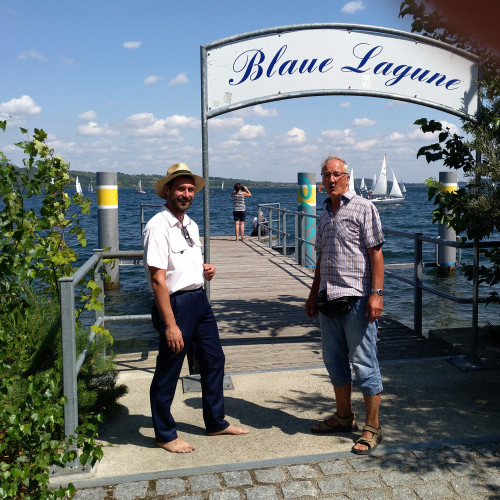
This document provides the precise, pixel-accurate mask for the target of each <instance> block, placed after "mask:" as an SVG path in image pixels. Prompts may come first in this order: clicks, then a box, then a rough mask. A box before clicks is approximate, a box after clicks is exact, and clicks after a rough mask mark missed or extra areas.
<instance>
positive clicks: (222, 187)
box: [220, 181, 224, 190]
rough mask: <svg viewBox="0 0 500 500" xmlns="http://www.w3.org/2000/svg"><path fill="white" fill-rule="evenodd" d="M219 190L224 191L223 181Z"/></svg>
mask: <svg viewBox="0 0 500 500" xmlns="http://www.w3.org/2000/svg"><path fill="white" fill-rule="evenodd" d="M220 188H221V190H222V189H224V181H222V185H221V187H220Z"/></svg>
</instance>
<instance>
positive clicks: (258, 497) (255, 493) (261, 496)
mask: <svg viewBox="0 0 500 500" xmlns="http://www.w3.org/2000/svg"><path fill="white" fill-rule="evenodd" d="M245 493H246V495H247V500H278V495H277V493H276V490H275V489H274V486H254V487H253V488H247V489H246V490H245Z"/></svg>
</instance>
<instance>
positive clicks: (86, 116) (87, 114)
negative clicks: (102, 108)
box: [78, 109, 97, 122]
mask: <svg viewBox="0 0 500 500" xmlns="http://www.w3.org/2000/svg"><path fill="white" fill-rule="evenodd" d="M78 118H80V119H81V120H85V121H86V122H91V121H94V120H95V119H96V118H97V113H96V112H95V111H94V110H93V109H89V110H88V111H84V112H83V113H82V114H81V115H78Z"/></svg>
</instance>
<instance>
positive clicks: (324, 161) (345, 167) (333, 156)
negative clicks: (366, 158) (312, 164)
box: [321, 153, 350, 175]
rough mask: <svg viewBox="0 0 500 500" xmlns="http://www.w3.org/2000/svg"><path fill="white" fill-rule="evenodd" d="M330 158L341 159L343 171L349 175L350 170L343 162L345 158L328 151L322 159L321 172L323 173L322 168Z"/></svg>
mask: <svg viewBox="0 0 500 500" xmlns="http://www.w3.org/2000/svg"><path fill="white" fill-rule="evenodd" d="M330 160H338V161H341V162H342V164H343V165H344V172H345V173H346V174H347V175H349V173H350V171H349V167H348V166H347V163H346V162H345V160H343V159H342V158H340V156H337V155H334V154H333V153H329V154H328V156H327V157H326V158H325V159H324V160H323V162H322V163H321V172H322V173H323V168H324V167H325V165H326V164H327V163H328V162H329V161H330Z"/></svg>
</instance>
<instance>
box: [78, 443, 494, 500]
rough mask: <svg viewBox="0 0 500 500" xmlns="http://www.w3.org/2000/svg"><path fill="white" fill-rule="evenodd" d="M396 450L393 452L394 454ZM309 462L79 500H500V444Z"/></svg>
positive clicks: (170, 479) (141, 483)
mask: <svg viewBox="0 0 500 500" xmlns="http://www.w3.org/2000/svg"><path fill="white" fill-rule="evenodd" d="M387 451H389V453H387ZM311 458H313V457H303V460H302V461H299V462H297V461H296V460H290V462H291V463H289V464H287V463H284V462H283V461H281V462H282V463H281V464H276V465H272V464H271V463H266V464H264V463H263V464H258V463H255V464H246V465H240V467H238V468H233V469H232V470H224V469H220V470H217V471H211V470H210V469H209V468H208V469H207V470H206V471H203V472H200V474H195V475H188V474H185V473H183V472H180V473H179V472H177V473H176V474H175V475H170V474H165V477H163V478H155V479H153V480H149V479H148V478H147V477H144V478H143V479H142V480H138V481H125V482H121V483H120V484H116V485H110V486H102V487H95V488H90V489H81V490H79V491H77V493H76V496H75V499H77V500H111V499H114V500H129V499H130V500H131V499H138V498H147V499H151V498H162V499H163V498H165V499H191V500H205V499H208V500H245V499H246V500H278V499H284V500H292V499H310V498H311V499H312V498H330V499H334V498H335V499H359V500H361V499H429V500H436V499H455V498H456V499H469V498H470V499H473V500H480V499H493V498H500V472H499V470H500V444H499V443H487V444H474V445H469V446H457V447H445V448H439V449H426V450H418V449H416V450H414V451H407V452H404V453H401V452H399V453H398V452H397V451H395V452H392V453H391V451H390V450H386V454H384V455H380V456H372V457H361V458H354V457H353V456H352V455H350V456H339V457H338V458H332V457H328V458H327V457H314V460H313V461H311Z"/></svg>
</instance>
